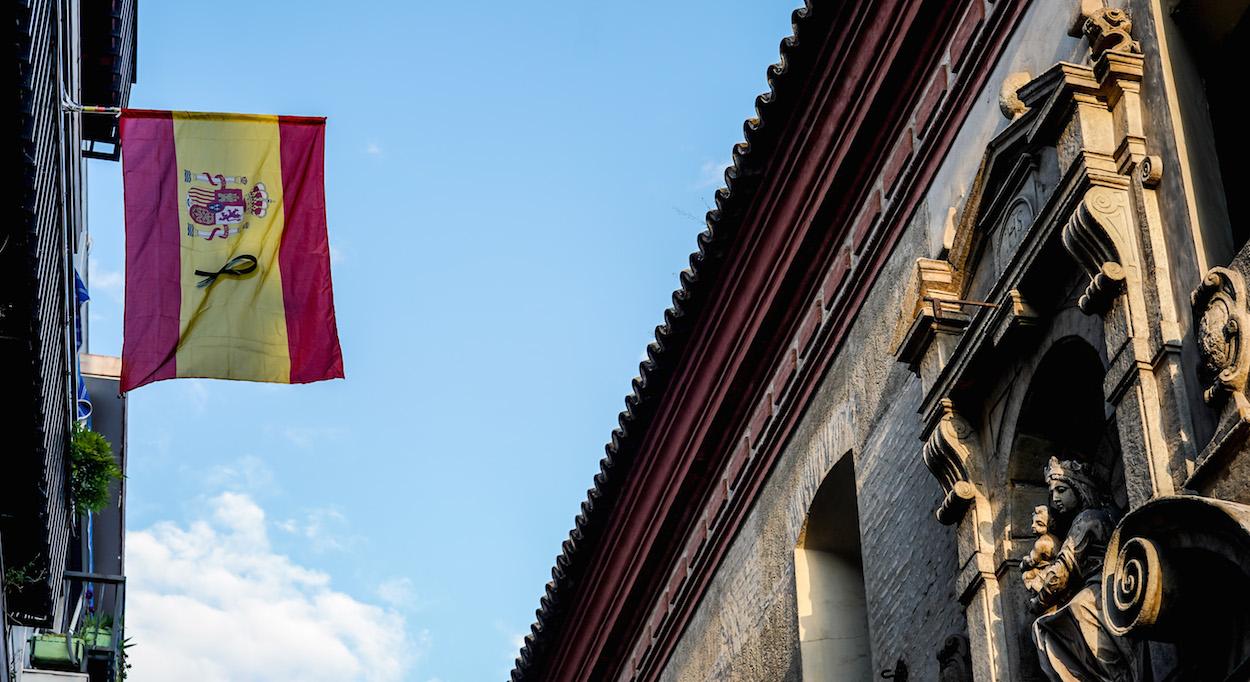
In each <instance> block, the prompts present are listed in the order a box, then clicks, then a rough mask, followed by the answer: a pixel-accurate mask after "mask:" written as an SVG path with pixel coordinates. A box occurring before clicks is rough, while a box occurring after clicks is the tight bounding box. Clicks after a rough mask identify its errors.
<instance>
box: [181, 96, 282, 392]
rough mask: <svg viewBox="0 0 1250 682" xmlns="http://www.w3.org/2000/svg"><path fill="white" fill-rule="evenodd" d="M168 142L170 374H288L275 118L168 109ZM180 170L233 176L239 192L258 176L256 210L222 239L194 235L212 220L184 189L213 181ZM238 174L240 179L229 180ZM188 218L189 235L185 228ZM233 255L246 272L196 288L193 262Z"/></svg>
mask: <svg viewBox="0 0 1250 682" xmlns="http://www.w3.org/2000/svg"><path fill="white" fill-rule="evenodd" d="M174 142H175V145H176V150H177V157H178V174H179V177H178V205H179V214H180V216H181V225H180V226H179V227H180V230H181V236H180V243H181V244H182V249H181V268H182V307H181V315H180V327H179V331H180V334H179V342H178V356H177V368H178V369H177V373H178V376H180V377H215V378H220V379H245V380H249V381H273V382H281V383H286V382H289V381H290V376H291V357H290V350H289V347H288V345H287V329H286V310H285V308H284V307H283V304H282V273H281V272H279V270H278V247H279V245H280V244H281V243H282V228H283V214H282V213H283V212H282V163H281V157H280V143H279V137H278V118H277V117H276V116H248V117H234V116H222V115H220V114H196V113H183V112H174ZM185 171H190V172H191V173H192V174H193V176H194V175H196V174H199V173H208V174H211V175H217V174H220V175H223V176H230V177H234V178H236V182H235V183H234V184H231V185H229V187H231V188H233V187H243V189H244V193H245V195H246V192H247V191H248V190H250V189H251V188H252V186H254V185H255V184H256V183H258V182H260V183H264V185H265V188H266V189H267V190H268V193H269V197H270V203H269V208H268V211H267V213H266V215H265V216H264V217H260V218H258V217H256V216H254V215H251V214H245V215H246V217H245V220H246V222H247V228H246V229H243V230H241V231H239V225H232V226H231V227H232V229H231V233H232V236H230V237H229V238H227V239H221V238H213V239H204V237H203V236H201V235H200V234H198V231H200V230H203V231H205V232H211V230H212V227H210V226H203V225H199V224H197V223H195V221H193V220H192V219H191V214H190V209H189V208H188V206H187V190H188V188H189V187H192V186H194V187H197V188H199V189H200V190H201V191H204V190H208V191H212V189H213V188H212V187H211V186H209V185H207V184H206V183H204V182H202V181H201V182H193V183H187V182H185V177H184V172H185ZM243 177H246V178H247V182H246V183H238V182H237V179H241V178H243ZM244 185H245V186H244ZM201 196H202V195H201ZM188 226H190V227H191V228H192V229H193V230H196V231H197V233H196V234H194V235H193V236H188V235H187V228H188ZM243 254H248V255H252V256H255V257H256V260H257V264H258V268H257V269H256V271H255V272H253V273H251V274H249V275H245V276H242V277H232V276H228V275H226V276H222V277H219V278H218V280H217V281H216V282H215V283H214V284H212V285H211V286H208V287H205V288H197V287H196V282H198V281H200V280H201V279H202V277H199V276H197V275H196V274H195V271H196V270H205V271H214V272H215V271H217V270H218V269H219V268H221V267H222V266H223V265H225V264H226V263H227V261H229V260H230V259H231V258H234V257H236V256H240V255H243Z"/></svg>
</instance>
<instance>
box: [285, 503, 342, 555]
mask: <svg viewBox="0 0 1250 682" xmlns="http://www.w3.org/2000/svg"><path fill="white" fill-rule="evenodd" d="M276 525H277V526H278V528H280V529H281V530H284V531H286V532H288V533H291V534H292V535H297V536H300V537H302V538H304V539H305V540H307V544H308V546H309V547H310V548H311V549H312V550H313V551H316V552H327V551H330V550H345V549H349V548H350V547H351V546H352V545H354V544H355V543H356V540H357V538H354V537H350V536H348V535H346V531H347V517H346V516H343V513H342V512H340V511H339V510H337V509H334V508H331V507H321V508H318V509H313V510H312V511H309V512H308V513H306V514H305V515H304V518H303V519H299V520H297V519H287V520H285V521H279V522H278V523H277V524H276Z"/></svg>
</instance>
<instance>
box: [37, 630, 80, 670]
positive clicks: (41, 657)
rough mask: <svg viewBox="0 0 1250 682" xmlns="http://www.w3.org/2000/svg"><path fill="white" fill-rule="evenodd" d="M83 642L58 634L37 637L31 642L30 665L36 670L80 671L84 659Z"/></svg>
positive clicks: (49, 633)
mask: <svg viewBox="0 0 1250 682" xmlns="http://www.w3.org/2000/svg"><path fill="white" fill-rule="evenodd" d="M83 651H84V647H83V641H82V640H81V639H78V638H77V637H70V638H68V640H67V639H66V636H65V635H63V634H60V633H56V632H45V633H43V634H40V635H35V636H34V637H32V638H31V640H30V664H31V665H32V666H33V667H35V668H43V669H53V670H78V668H79V665H80V662H81V661H82V659H83Z"/></svg>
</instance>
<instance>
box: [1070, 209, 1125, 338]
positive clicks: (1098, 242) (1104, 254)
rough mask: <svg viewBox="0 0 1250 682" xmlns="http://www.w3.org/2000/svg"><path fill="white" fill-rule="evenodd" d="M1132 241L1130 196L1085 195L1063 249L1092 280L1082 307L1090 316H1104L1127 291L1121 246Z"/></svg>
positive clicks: (1081, 302) (1073, 218) (1074, 216)
mask: <svg viewBox="0 0 1250 682" xmlns="http://www.w3.org/2000/svg"><path fill="white" fill-rule="evenodd" d="M1128 240H1129V207H1128V196H1127V195H1126V194H1125V193H1124V192H1122V191H1117V190H1114V189H1111V188H1108V187H1094V188H1092V189H1090V190H1089V191H1088V192H1086V193H1085V196H1084V198H1083V199H1082V200H1081V201H1080V203H1079V204H1078V205H1077V208H1076V211H1075V212H1073V214H1072V217H1071V218H1070V219H1069V220H1068V222H1067V224H1066V225H1064V227H1063V246H1064V248H1066V249H1067V250H1068V253H1070V254H1072V257H1073V258H1074V259H1076V262H1077V264H1078V265H1080V266H1081V269H1083V270H1084V271H1085V273H1086V274H1087V275H1088V276H1089V285H1088V286H1087V287H1086V288H1085V293H1084V294H1083V295H1082V296H1081V299H1080V301H1079V302H1078V305H1079V306H1080V308H1081V312H1083V313H1085V314H1087V315H1094V314H1101V313H1104V312H1106V311H1107V309H1108V308H1110V307H1111V302H1112V301H1114V300H1115V298H1116V297H1117V296H1119V295H1120V294H1121V293H1123V292H1124V290H1125V282H1126V280H1127V275H1126V273H1125V268H1124V264H1123V262H1122V260H1121V258H1122V257H1121V253H1123V252H1124V251H1125V250H1126V249H1123V248H1122V247H1121V245H1123V244H1126V243H1127V242H1128Z"/></svg>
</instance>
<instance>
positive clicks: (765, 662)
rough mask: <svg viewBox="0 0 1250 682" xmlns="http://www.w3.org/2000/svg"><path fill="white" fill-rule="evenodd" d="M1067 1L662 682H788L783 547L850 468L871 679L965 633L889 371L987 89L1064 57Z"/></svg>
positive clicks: (946, 540) (859, 324)
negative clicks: (827, 485) (1003, 94)
mask: <svg viewBox="0 0 1250 682" xmlns="http://www.w3.org/2000/svg"><path fill="white" fill-rule="evenodd" d="M1070 9H1071V8H1070V6H1069V5H1068V3H1066V2H1064V3H1060V2H1039V3H1035V4H1034V6H1033V7H1032V8H1031V9H1030V10H1029V12H1028V14H1027V15H1026V17H1025V20H1024V22H1023V24H1022V26H1021V27H1019V28H1018V29H1017V31H1016V34H1015V36H1014V37H1013V38H1012V42H1011V45H1010V46H1009V47H1008V50H1007V52H1006V54H1005V56H1004V58H1003V60H1002V61H1001V63H1000V64H999V66H998V67H997V68H996V69H995V72H994V75H993V76H991V78H990V82H989V84H988V85H987V87H986V89H985V91H984V92H982V93H981V94H980V95H979V96H978V97H977V102H976V105H975V106H974V109H973V111H972V113H971V114H970V116H969V118H968V120H967V122H966V123H965V124H964V126H963V128H962V129H961V133H960V135H959V138H958V140H957V143H956V146H955V151H954V152H952V154H951V155H950V157H949V158H948V159H947V160H946V161H945V162H944V166H943V169H942V170H941V171H940V172H939V174H938V176H937V178H936V179H935V182H934V184H933V185H932V186H931V189H930V191H929V192H928V195H927V196H928V199H927V201H926V204H925V205H924V206H922V207H921V208H920V209H919V210H918V211H917V213H916V215H915V217H914V218H913V220H912V223H911V224H910V225H909V227H908V229H907V231H906V233H905V234H904V236H903V237H902V238H901V239H900V242H899V244H898V245H897V247H896V248H895V250H894V253H893V254H892V256H891V259H890V261H889V263H888V265H887V267H886V269H885V271H884V272H883V273H882V274H881V276H880V278H879V279H878V283H877V286H876V287H875V289H874V290H873V292H872V293H871V294H870V295H869V297H868V299H867V301H866V302H865V304H864V307H863V309H862V310H861V311H860V313H859V314H858V315H857V319H856V322H855V325H854V326H853V328H852V330H851V332H850V334H849V335H848V337H847V339H846V342H845V344H844V345H843V348H842V350H841V351H840V352H839V355H838V357H837V358H836V359H835V361H834V363H833V365H832V366H831V368H830V370H829V371H828V373H827V375H826V376H825V377H824V378H823V380H822V385H821V387H820V389H819V390H818V391H817V393H816V395H815V396H814V398H813V399H812V402H811V403H810V404H809V405H808V406H807V408H806V412H805V414H804V417H803V419H802V422H801V424H800V425H799V427H798V428H797V429H796V431H795V432H794V434H793V436H792V437H791V439H790V441H789V442H788V443H787V445H786V446H785V449H784V451H783V453H782V455H781V457H780V459H779V461H778V463H777V465H776V467H775V468H774V470H773V471H772V472H771V474H770V476H769V479H768V481H767V483H766V485H765V487H764V488H763V490H762V491H761V493H760V495H759V497H758V498H757V500H756V502H755V504H754V506H753V508H752V509H751V511H750V513H749V515H748V518H747V520H746V521H745V523H744V525H743V526H742V528H741V530H740V531H739V534H738V536H737V537H736V538H735V539H734V541H733V545H732V546H731V548H730V550H729V552H728V553H727V555H726V557H725V559H724V561H723V563H722V564H721V566H720V567H719V569H718V571H717V574H716V576H715V578H714V579H713V582H712V584H711V585H710V587H709V589H708V591H707V593H706V594H705V595H704V597H703V599H702V601H701V602H700V604H699V606H698V609H697V612H696V613H695V616H694V618H693V619H692V620H691V622H690V624H689V626H688V627H687V628H686V631H685V632H684V633H683V635H682V638H681V641H680V643H679V644H678V646H677V648H676V649H675V650H674V652H673V654H672V656H671V657H670V659H669V661H668V665H667V668H666V669H665V670H664V673H663V676H662V679H664V680H666V681H674V682H675V681H690V682H693V681H696V680H697V681H702V680H800V679H801V677H802V674H801V669H802V666H801V662H800V660H799V633H798V617H797V605H796V587H795V576H794V549H795V547H796V546H797V544H798V542H799V537H800V534H801V532H802V529H803V525H804V522H805V520H806V518H807V513H808V509H809V507H810V505H811V502H812V499H813V497H814V496H815V494H816V491H817V489H818V488H819V486H820V484H821V482H822V481H823V480H824V478H825V475H826V474H827V473H828V472H829V470H830V469H831V468H832V466H833V465H834V464H835V463H836V462H837V461H838V460H839V459H840V458H841V457H843V456H853V457H854V458H855V471H856V483H857V488H858V505H859V515H860V524H861V540H862V545H863V549H862V553H863V566H864V575H865V587H866V592H867V599H868V612H869V634H870V638H871V643H872V658H873V669H874V670H875V671H881V670H885V669H893V668H894V666H895V664H896V662H897V661H898V660H899V659H902V660H903V661H905V662H906V664H907V666H908V669H909V672H910V679H912V680H934V679H937V677H938V662H937V659H936V654H937V652H938V651H939V649H940V648H941V646H942V644H943V642H944V641H945V639H946V638H947V637H948V636H950V635H952V634H966V632H967V624H966V620H965V617H964V614H963V609H962V606H961V605H960V604H959V602H958V601H957V599H956V596H955V594H954V588H955V582H956V571H957V566H956V561H957V560H956V554H957V553H956V547H955V536H954V532H953V530H952V529H951V528H949V527H946V526H942V525H940V524H939V523H938V522H937V521H936V520H935V519H934V516H933V512H934V509H935V508H936V507H937V506H938V504H939V502H940V488H939V487H938V485H937V483H936V482H935V481H934V479H933V477H932V475H931V474H930V473H929V472H928V470H927V469H926V468H925V465H924V463H923V461H922V459H921V457H920V447H921V443H920V428H921V425H920V423H919V421H920V420H919V418H918V415H917V410H918V408H919V404H920V400H921V386H920V382H919V380H918V379H917V378H916V377H915V376H914V375H913V374H912V373H911V372H909V371H908V369H907V367H906V366H905V365H903V364H900V363H898V362H896V361H895V358H894V353H895V349H896V348H897V346H898V343H899V341H900V340H901V338H902V336H903V333H904V332H905V330H906V328H907V325H908V324H910V322H911V318H912V314H913V309H912V306H913V305H914V301H915V290H916V289H915V287H916V283H915V274H914V273H915V262H916V259H917V258H921V257H925V258H930V257H933V256H935V255H937V253H938V252H939V250H940V249H942V248H943V238H944V236H946V235H945V234H944V231H945V229H946V218H947V211H948V209H949V208H950V207H952V206H958V205H959V202H960V201H961V200H962V197H963V195H964V193H965V192H966V190H967V188H968V187H969V186H970V185H971V183H972V179H973V176H974V175H975V173H976V169H977V166H978V164H979V163H980V159H981V155H982V153H983V151H984V148H985V144H986V143H987V142H988V141H989V139H990V138H991V137H992V136H993V135H994V134H995V133H996V132H998V131H999V130H1001V129H1002V128H1003V127H1004V126H1005V124H1006V119H1004V118H1003V117H1002V115H1001V114H1000V113H999V111H998V91H999V85H1000V83H1001V82H1002V80H1003V79H1004V78H1005V77H1006V76H1007V74H1009V73H1012V72H1016V71H1027V72H1030V73H1032V74H1033V75H1036V74H1037V73H1040V72H1041V71H1042V70H1044V69H1045V68H1047V67H1049V66H1050V65H1051V64H1053V63H1054V62H1055V61H1059V60H1063V59H1072V58H1073V55H1075V53H1076V50H1077V43H1076V41H1075V40H1074V39H1072V38H1070V37H1068V36H1067V35H1066V34H1065V22H1066V21H1067V20H1068V18H1069V12H1070Z"/></svg>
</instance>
